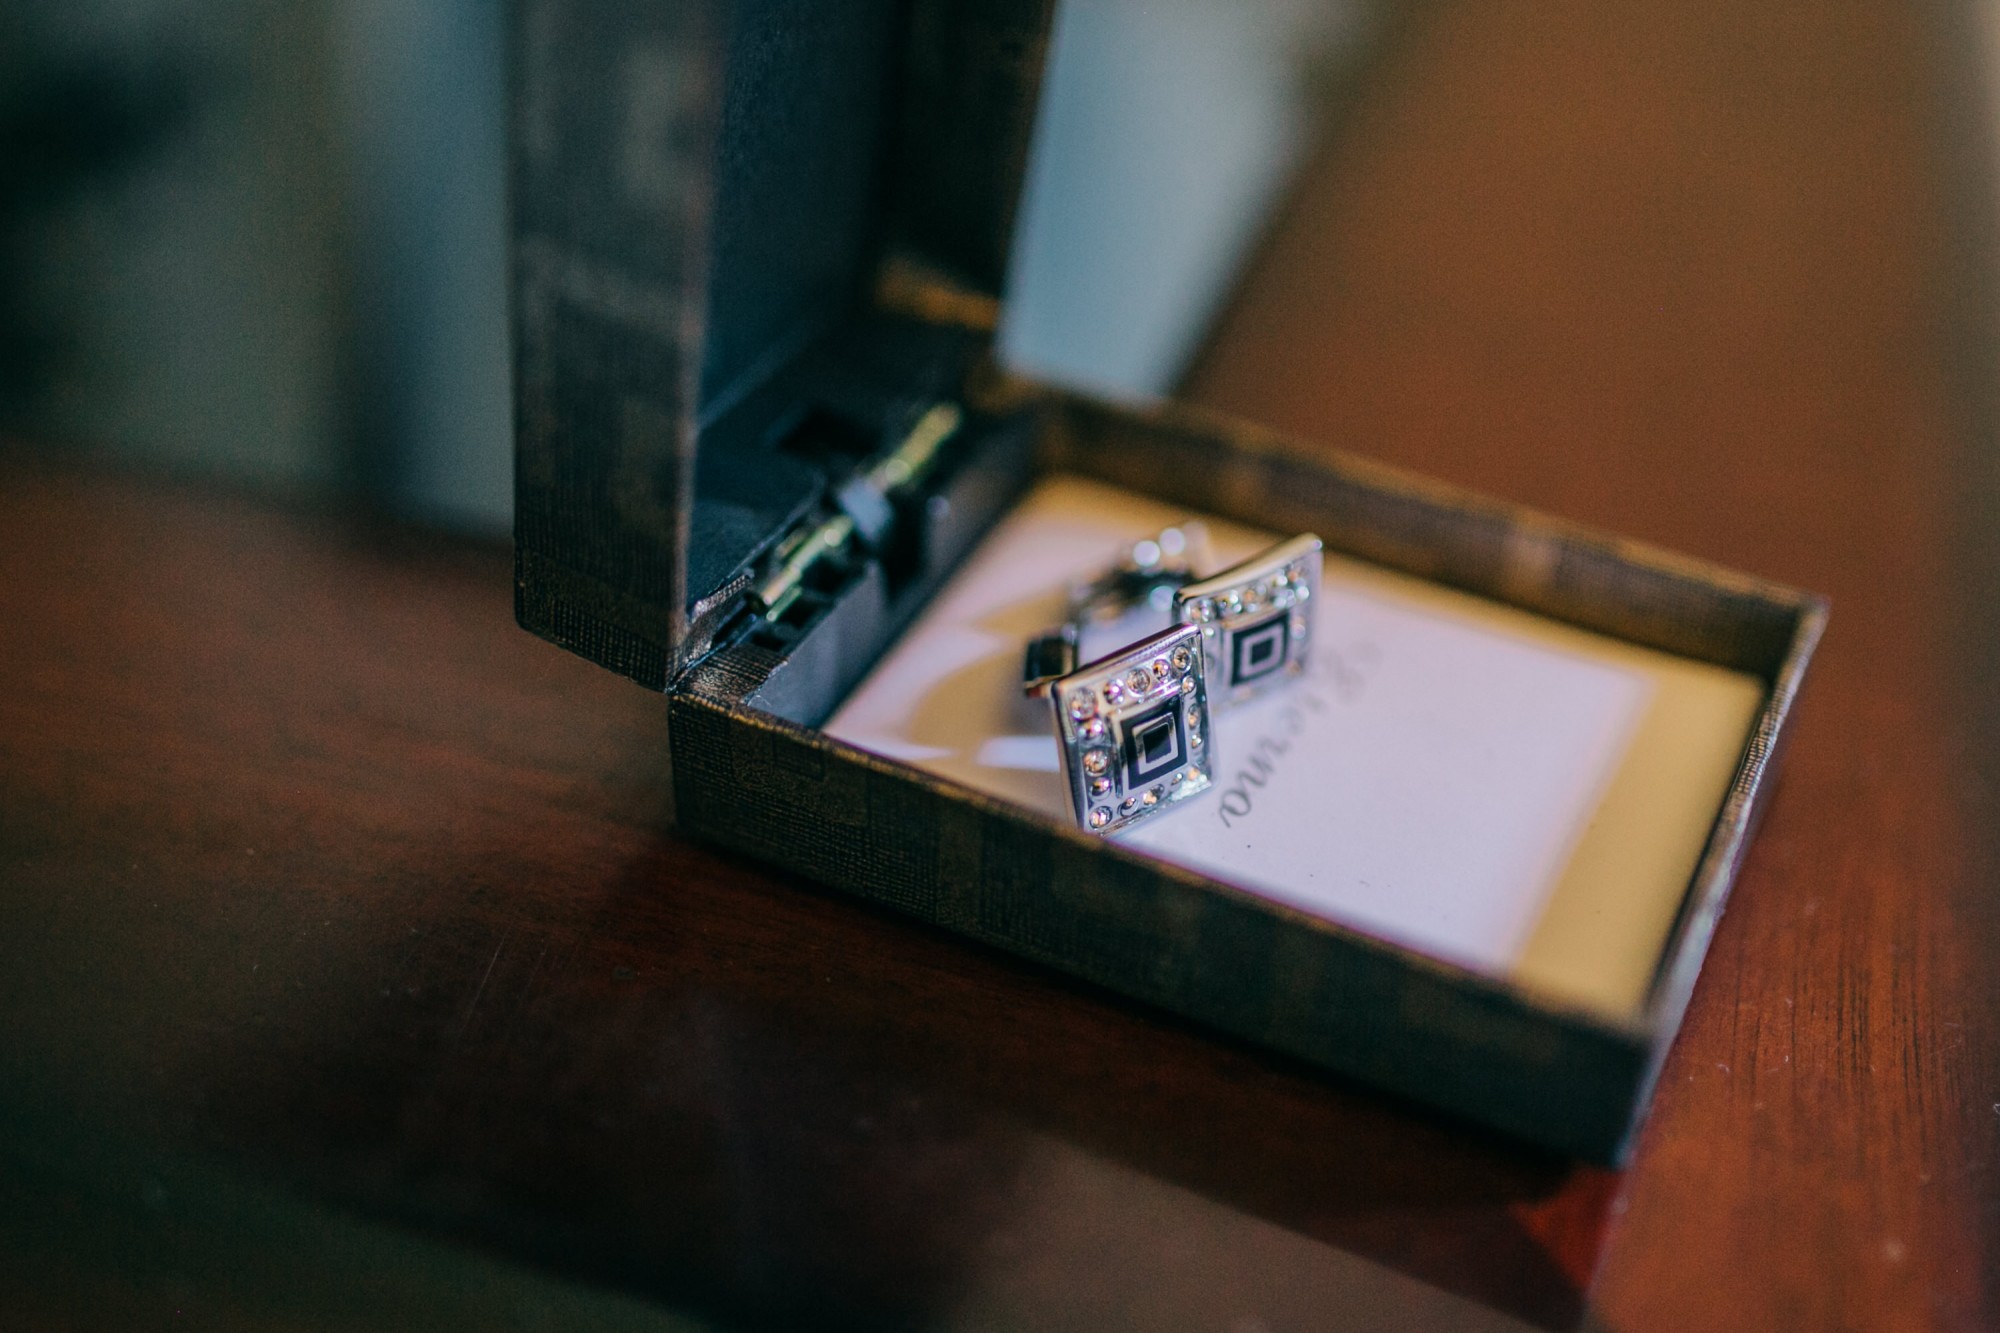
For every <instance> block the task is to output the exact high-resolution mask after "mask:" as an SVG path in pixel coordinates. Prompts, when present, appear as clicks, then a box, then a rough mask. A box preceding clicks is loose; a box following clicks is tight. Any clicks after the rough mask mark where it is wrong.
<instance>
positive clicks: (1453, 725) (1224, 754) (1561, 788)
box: [825, 474, 1767, 1022]
mask: <svg viewBox="0 0 2000 1333" xmlns="http://www.w3.org/2000/svg"><path fill="white" fill-rule="evenodd" d="M1188 517H1190V515H1189V513H1188V512H1187V511H1186V510H1185V509H1182V508H1179V507H1177V506H1174V505H1172V504H1168V503H1164V502H1162V501H1160V500H1157V499H1153V498H1151V497H1148V496H1144V495H1140V494H1137V493H1134V492H1132V491H1128V490H1123V489H1119V488H1116V487H1111V486H1106V485H1104V484H1102V483H1099V482H1093V481H1090V480H1086V479H1083V478H1080V477H1076V476H1072V475H1061V474H1057V475H1052V476H1045V477H1043V478H1042V479H1041V480H1040V481H1039V482H1038V483H1037V484H1036V485H1035V486H1034V487H1033V488H1032V489H1031V490H1030V491H1029V492H1028V494H1027V495H1026V496H1025V498H1024V499H1022V500H1021V502H1020V503H1019V504H1018V505H1016V506H1015V507H1014V508H1013V509H1012V510H1011V511H1010V512H1008V513H1007V514H1006V515H1005V517H1004V518H1003V519H1002V520H1001V521H1000V522H999V523H998V524H997V526H995V527H994V528H993V529H992V531H991V532H990V533H989V534H988V535H986V536H985V538H984V540H983V541H981V542H980V544H979V545H978V546H977V548H976V549H975V550H974V551H973V553H972V555H971V557H970V559H969V560H967V561H966V563H965V564H964V565H963V567H962V568H961V569H960V570H959V571H958V572H957V573H956V574H955V575H954V576H953V577H952V578H951V579H950V581H949V583H947V584H946V585H945V586H944V588H943V590H942V592H940V593H939V594H938V595H937V596H935V597H933V598H931V599H930V600H929V601H928V603H927V604H926V605H925V606H924V607H923V609H922V610H921V611H920V612H919V613H918V614H917V616H916V618H915V619H914V621H913V622H912V623H911V624H910V625H909V626H908V628H907V629H906V630H905V631H904V632H903V633H902V635H901V636H900V638H898V639H897V641H896V642H895V643H894V644H893V646H891V647H890V648H889V649H888V651H887V652H886V653H885V654H884V655H883V656H882V657H881V659H880V660H879V662H877V663H875V664H874V666H873V669H872V670H870V671H869V672H868V674H867V676H866V678H865V679H864V680H863V681H862V682H861V683H860V684H859V686H858V687H857V688H855V689H854V690H853V691H852V693H850V694H848V695H847V697H846V698H845V699H844V700H843V701H842V702H841V703H840V704H839V706H838V708H837V709H835V710H834V711H833V713H832V716H831V718H830V719H828V720H827V722H826V724H825V729H826V731H827V732H828V734H830V735H832V736H834V737H837V738H839V739H842V740H845V741H848V742H850V743H852V744H855V745H857V746H860V747H862V748H864V749H867V750H870V751H873V752H875V753H877V754H880V755H883V756H885V757H889V758H893V759H897V760H901V761H903V762H906V763H909V764H912V765H914V766H916V767H918V768H921V769H924V770H926V771H928V772H931V773H934V774H937V775H939V776H941V777H946V778H950V779H952V780H954V781H957V782H960V783H963V784H965V785H966V786H968V787H970V788H973V789H975V790H978V791H982V792H986V793H988V794H991V795H994V796H998V797H1002V798H1005V799H1007V800H1009V801H1013V802H1016V803H1018V804H1020V805H1023V806H1026V807H1029V808H1031V809H1034V810H1038V811H1042V812H1044V813H1046V814H1048V815H1050V816H1051V817H1053V818H1056V819H1059V820H1063V821H1067V820H1068V819H1069V818H1070V815H1069V810H1068V797H1067V794H1066V791H1065V789H1064V786H1063V783H1062V780H1061V778H1060V775H1059V771H1058V765H1059V759H1058V754H1057V749H1056V743H1055V740H1054V733H1053V730H1052V728H1051V725H1050V719H1049V715H1048V707H1049V705H1048V704H1047V703H1046V701H1041V700H1028V699H1026V698H1024V697H1023V694H1022V691H1021V689H1020V687H1019V673H1020V664H1021V650H1022V645H1023V643H1024V641H1025V640H1026V639H1027V638H1028V637H1029V636H1030V635H1032V634H1035V633H1037V632H1038V631H1040V630H1042V629H1045V628H1047V627H1048V626H1049V624H1050V623H1051V622H1052V621H1054V620H1057V619H1060V616H1061V608H1062V604H1063V590H1064V588H1065V587H1066V586H1067V584H1068V582H1069V581H1070V580H1071V579H1072V578H1074V577H1076V576H1077V575H1079V574H1080V573H1088V572H1090V571H1092V570H1094V569H1096V568H1099V567H1102V566H1103V565H1104V564H1105V563H1106V562H1107V561H1109V560H1110V559H1111V558H1113V557H1114V556H1115V553H1116V552H1117V550H1118V549H1119V548H1120V547H1121V545H1124V544H1127V543H1129V542H1130V541H1132V540H1134V539H1136V538H1139V537H1142V536H1145V535H1148V534H1149V533H1152V532H1157V531H1158V530H1159V529H1160V528H1161V527H1163V526H1165V525H1167V524H1169V523H1172V522H1176V521H1179V520H1183V519H1186V518H1188ZM1201 517H1204V518H1205V519H1206V521H1207V522H1208V524H1209V528H1210V532H1211V534H1212V536H1213V538H1214V542H1215V547H1216V552H1215V553H1216V557H1217V558H1218V559H1219V560H1222V561H1225V562H1226V561H1230V560H1234V559H1237V558H1241V557H1242V556H1245V555H1248V554H1251V553H1253V552H1254V551H1256V550H1258V549H1260V548H1261V547H1263V546H1264V545H1267V544H1269V542H1271V541H1273V540H1275V539H1277V538H1278V537H1280V536H1285V535H1290V534H1277V533H1270V532H1263V531H1258V530H1255V529H1252V528H1249V527H1245V526H1243V525H1240V524H1236V523H1231V522H1228V521H1226V520H1223V519H1219V518H1216V517H1214V516H1212V515H1203V516H1201ZM1147 614H1149V613H1140V614H1139V615H1137V616H1135V617H1132V618H1129V619H1128V621H1127V622H1125V623H1122V624H1120V625H1118V626H1114V627H1110V628H1108V629H1107V630H1105V631H1104V632H1102V634H1101V635H1100V636H1099V638H1098V639H1097V640H1096V641H1095V642H1092V641H1088V640H1087V641H1086V643H1085V644H1084V651H1085V653H1086V655H1095V654H1096V653H1098V652H1104V651H1110V650H1111V649H1113V648H1115V647H1117V646H1118V643H1117V642H1113V641H1111V640H1118V639H1121V638H1128V637H1137V636H1138V635H1139V634H1140V633H1143V632H1146V631H1147V630H1148V629H1157V628H1160V627H1162V625H1163V624H1164V615H1163V614H1160V613H1150V614H1156V615H1158V618H1159V619H1160V621H1161V625H1148V624H1146V623H1143V622H1144V621H1145V618H1146V615H1147ZM1317 617H1318V623H1317V628H1316V632H1315V640H1316V646H1315V649H1314V657H1313V663H1312V667H1311V669H1310V672H1309V674H1308V676H1307V677H1306V678H1305V679H1303V680H1301V681H1300V682H1298V684H1297V685H1296V686H1295V687H1294V688H1292V689H1290V690H1286V691H1280V692H1277V693H1275V694H1273V695H1270V696H1267V697H1266V698H1263V699H1259V700H1255V701H1252V702H1250V703H1246V704H1244V705H1241V706H1239V707H1237V708H1235V709H1232V710H1230V711H1227V712H1224V713H1222V714H1220V715H1219V716H1218V717H1217V719H1216V723H1215V736H1216V744H1217V747H1218V748H1217V770H1216V771H1217V777H1218V788H1217V790H1216V791H1215V792H1214V793H1212V794H1211V795H1210V796H1208V797H1205V798H1202V799H1201V800H1200V801H1199V802H1197V803H1192V804H1191V805H1190V806H1189V808H1188V809H1187V810H1185V811H1180V812H1176V813H1175V814H1173V815H1171V816H1168V817H1164V818H1160V819H1155V820H1153V821H1151V822H1150V823H1148V824H1146V825H1144V826H1142V827H1140V828H1138V829H1136V830H1134V831H1133V832H1132V833H1131V834H1129V835H1127V836H1126V837H1125V838H1123V839H1121V842H1122V843H1123V844H1124V845H1125V846H1127V847H1129V848H1131V849H1133V850H1137V851H1141V852H1143V853H1145V854H1148V855H1152V856H1157V857H1159V858H1161V859H1163V860H1166V861H1169V862H1173V863H1175V864H1178V865H1182V866H1185V867H1188V868H1190V869H1194V870H1197V871H1200V872H1202V873H1203V874H1206V875H1209V876H1211V877H1213V878H1216V879H1219V880H1221V881H1223V882H1226V883H1231V884H1235V885H1238V886H1240V887H1243V888H1246V889H1248V890H1250V891H1252V892H1254V893H1256V894H1259V895H1260V896H1263V897H1266V898H1268V899H1270V900H1271V901H1274V902H1277V903H1281V904H1284V905H1287V906H1289V907H1293V908H1297V909H1300V910H1303V911H1306V912H1308V913H1311V914H1313V915H1315V916H1319V917H1323V918H1325V919H1327V920H1330V921H1334V922H1337V923H1339V924H1341V925H1344V926H1347V927H1350V928H1353V929H1356V930H1359V931H1362V932H1364V933H1367V934H1369V935H1373V936H1376V937H1378V938H1381V939H1384V940H1387V941H1390V942H1392V943H1395V944H1398V945H1401V946H1403V947H1406V948H1410V949H1413V950H1415V951H1417V952H1419V953H1422V954H1425V955H1428V956H1431V957H1434V958H1437V959H1440V960H1442V961H1445V962H1448V963H1453V964H1457V965H1459V966H1463V967H1467V968H1470V969H1472V970H1474V971H1476V972H1479V973H1482V974H1484V975H1487V976H1489V977H1492V978H1495V979H1497V980H1500V981H1503V982H1505V983H1508V984H1511V985H1513V986H1516V987H1519V988H1522V989H1524V990H1526V991H1528V992H1530V993H1531V994H1534V995H1536V996H1539V997H1542V998H1544V999H1547V1000H1549V1001H1551V1002H1554V1003H1557V1004H1559V1005H1562V1006H1564V1007H1573V1008H1579V1009H1583V1010H1587V1011H1589V1012H1591V1013H1593V1014H1596V1015H1599V1016H1601V1017H1604V1018H1606V1019H1610V1020H1613V1021H1618V1022H1632V1021H1636V1020H1637V1018H1638V1017H1639V1015H1640V1013H1641V1011H1642V1008H1643V1005H1644V1002H1645V999H1646V997H1647V995H1648V993H1649V990H1650V988H1651V985H1652V982H1653V978H1654V976H1655V974H1656V972H1657V971H1658V969H1659V966H1660V962H1661V958H1662V954H1663V952H1664V951H1665V949H1666V948H1667V945H1668V943H1669V938H1670V935H1671V933H1672V930H1673V927H1674V924H1675V921H1676V919H1677V917H1678V915H1679V913H1680V911H1681V907H1682V903H1683V900H1684V898H1685V895H1686V892H1687V889H1688V885H1689V883H1690V880H1691V878H1692V876H1693V874H1694V871H1695V869H1696V866H1697V864H1698V863H1699V861H1700V859H1701V857H1702V854H1703V852H1704V849H1705V848H1706V846H1707V844H1708V840H1709V837H1710V834H1711V831H1712V829H1713V825H1714V821H1715V818H1716V814H1717V811H1718V809H1719V808H1720V806H1721V804H1722V801H1723V798H1724V796H1725V794H1726V793H1727V791H1728V789H1729V786H1730V783H1731V781H1732V779H1733V777H1734V775H1735V773H1736V770H1737V767H1738V764H1739V762H1740V760H1741V757H1742V754H1743V751H1744V747H1745V745H1746V743H1747V742H1748V740H1749V738H1750V735H1751V732H1752V730H1753V728H1754V726H1755V724H1756V719H1757V716H1758V713H1759V710H1760V708H1761V706H1762V704H1763V702H1764V699H1765V696H1766V693H1767V689H1766V685H1765V682H1764V681H1762V680H1761V679H1759V678H1758V677H1757V676H1755V675H1752V674H1749V673H1747V672H1743V671H1735V670H1729V669H1726V668H1724V667H1720V666H1714V665H1711V664H1708V663H1704V662H1698V661H1694V660H1691V659H1689V658H1686V657H1683V656H1678V655H1675V654H1672V653H1667V652H1663V651H1660V650H1657V649H1653V648H1647V647H1642V646H1639V645H1637V644H1634V643H1631V642H1626V641H1622V640H1620V639H1617V638H1612V637H1610V636H1607V635H1603V634H1598V633H1592V632H1590V631H1588V630H1584V629H1580V628H1577V627H1574V626H1571V625H1566V624H1562V623H1559V622H1557V621H1555V620H1552V619H1549V618H1547V617H1544V616H1540V615H1536V614H1534V613H1532V612H1529V611H1525V610H1521V609H1519V608H1516V607H1510V606H1506V605H1502V604H1500V603H1498V602H1494V601H1490V600H1487V599H1485V598H1480V597H1476V596H1473V595H1470V594H1467V593H1464V592H1459V591H1455V590H1452V589H1449V588H1445V587H1441V586H1439V585H1438V584H1436V583H1433V582H1429V581H1426V580H1423V579H1419V578H1414V577H1411V576H1409V575H1405V574H1398V573H1394V572H1391V571H1388V570H1385V569H1383V568H1380V567H1378V566H1375V565H1371V564H1368V563H1365V562H1362V561H1358V560H1354V559H1352V558H1349V557H1344V556H1341V555H1339V554H1338V553H1335V552H1329V554H1328V558H1327V566H1326V574H1325V585H1324V596H1323V598H1322V600H1321V602H1320V604H1319V607H1318V611H1317Z"/></svg>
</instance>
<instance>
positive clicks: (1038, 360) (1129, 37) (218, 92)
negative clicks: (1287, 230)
mask: <svg viewBox="0 0 2000 1333" xmlns="http://www.w3.org/2000/svg"><path fill="white" fill-rule="evenodd" d="M504 10H505V6H504V5H503V4H502V3H500V0H11V3H9V4H8V5H6V6H4V7H0V340H4V341H0V432H5V433H7V434H10V435H13V436H15V437H17V438H27V439H32V440H35V441H37V442H41V443H49V444H55V445H58V446H63V445H67V446H69V447H76V448H86V447H87V448H90V449H92V450H96V451H109V452H110V453H112V454H113V455H114V456H116V457H117V458H119V459H120V460H122V461H130V462H136V463H139V464H142V465H146V466H150V467H157V468H163V469H166V470H170V471H174V472H182V473H191V474H196V475H201V476H223V477H228V478H231V479H234V480H239V481H242V482H246V483H249V484H251V485H253V486H255V487H258V488H268V489H274V490H279V491H304V492H315V493H319V492H327V491H334V490H345V491H350V492H358V493H360V494H361V495H363V496H365V497H367V498H369V499H371V500H374V501H378V502H380V503H381V504H383V505H385V506H386V507H388V508H390V509H393V510H395V511H398V512H401V513H403V514H406V515H410V516H414V517H417V518H420V519H423V520H426V521H431V522H437V523H441V524H444V525H447V526H451V527H456V528H462V529H468V530H473V531H490V532H496V533H497V532H502V531H504V530H505V529H506V527H507V525H508V522H509V519H510V503H511V494H510V493H511V487H512V471H511V467H512V465H511V455H510V450H511V434H510V432H511V428H512V427H511V409H510V405H509V392H510V389H509V380H508V360H507V356H508V352H507V316H506V309H507V305H506V300H507V298H506V290H505V277H506V274H505V262H506V234H505V218H504V190H505V139H504V131H505V89H504V76H503V72H502V43H503V34H502V22H503V16H504ZM1367 16H1368V10H1367V8H1366V6H1365V3H1364V0H1074V2H1073V3H1070V4H1068V5H1066V6H1065V7H1064V9H1063V11H1062V17H1061V19H1060V23H1059V28H1058V31H1057V33H1056V36H1055V42H1054V47H1053V50H1052V55H1051V63H1050V66H1049V71H1048V82H1047V86H1046V91H1045V101H1044V114H1043V116H1042V119H1041V122H1040V137H1039V139H1038V142H1037V145H1036V150H1035V155H1034V163H1033V166H1032V168H1031V179H1030V183H1029V190H1028V195H1027V197H1026V200H1025V201H1024V205H1023V212H1022V216H1021V224H1020V227H1019V229H1018V232H1017V237H1018V244H1017V251H1016V255H1015V265H1014V267H1015V272H1014V276H1013V280H1012V283H1011V289H1010V290H1011V296H1010V302H1009V308H1008V317H1007V325H1006V328H1005V330H1004V333H1003V346H1004V350H1005V352H1006V354H1007V355H1008V356H1009V357H1010V358H1012V359H1013V360H1014V361H1016V362H1017V363H1018V364H1020V365H1022V366H1024V367H1025V368H1028V369H1030V370H1033V371H1035V372H1037V373H1040V374H1043V375H1046V376H1050V377H1053V378H1059V379H1063V380H1067V381H1070V382H1074V383H1079V384H1083V385H1087V386H1090V387H1094V388H1098V389H1102V390H1107V391H1111V392H1114V393H1122V394H1154V393H1161V392H1165V391H1167V390H1169V389H1170V388H1171V387H1172V385H1173V384H1174V383H1175V382H1176V380H1177V379H1178V377H1179V376H1180V375H1181V373H1182V371H1183V370H1184V369H1185V368H1186V366H1187V364H1188V362H1189V360H1190V359H1191V357H1192V356H1193V355H1194V354H1195V352H1196V350H1197V349H1198V347H1199V346H1200V343H1201V340H1202V336H1203V334H1204V332H1205V330H1206V329H1207V328H1208V326H1209V324H1210V322H1211V321H1212V319H1213V317H1214V314H1215V312H1216V310H1217V308H1218V307H1219V305H1220V304H1221V303H1222V302H1223V301H1224V300H1225V299H1226V298H1227V297H1228V295H1229V293H1230V291H1231V287H1232V283H1233V281H1234V279H1235V277H1236V275H1237V274H1238V273H1239V271H1240V270H1241V268H1242V265H1243V263H1244V261H1245V259H1246V257H1247V256H1248V255H1249V254H1250V252H1251V251H1252V250H1254V248H1255V247H1256V245H1257V243H1258V241H1259V239H1260V237H1261V236H1262V235H1263V231H1264V227H1265V224H1266V222H1267V221H1268V219H1269V217H1270V216H1271V213H1272V211H1273V209H1274V207H1275V205H1276V204H1277V202H1278V201H1279V200H1280V199H1281V198H1282V196H1283V191H1284V186H1285V183H1286V182H1287V181H1288V180H1289V179H1290V178H1291V175H1292V173H1293V172H1294V170H1295V169H1296V168H1297V167H1298V166H1299V165H1300V163H1301V161H1302V160H1303V158H1304V156H1305V154H1306V153H1307V151H1308V146H1309V144H1310V142H1311V140H1312V137H1313V132H1314V129H1315V126H1316V122H1317V119H1318V114H1319V108H1320V107H1321V106H1323V105H1324V104H1325V101H1326V95H1327V92H1328V90H1329V89H1331V88H1332V87H1334V86H1335V85H1336V84H1337V83H1338V80H1339V77H1340V70H1341V68H1342V66H1343V63H1344V62H1345V61H1347V60H1348V59H1350V58H1351V57H1352V55H1353V54H1354V53H1355V52H1356V51H1358V50H1359V49H1360V48H1361V45H1362V41H1363V37H1364V35H1365V34H1366V32H1367V31H1368V30H1369V24H1368V22H1367ZM1168 204H1170V206H1164V205H1168Z"/></svg>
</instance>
